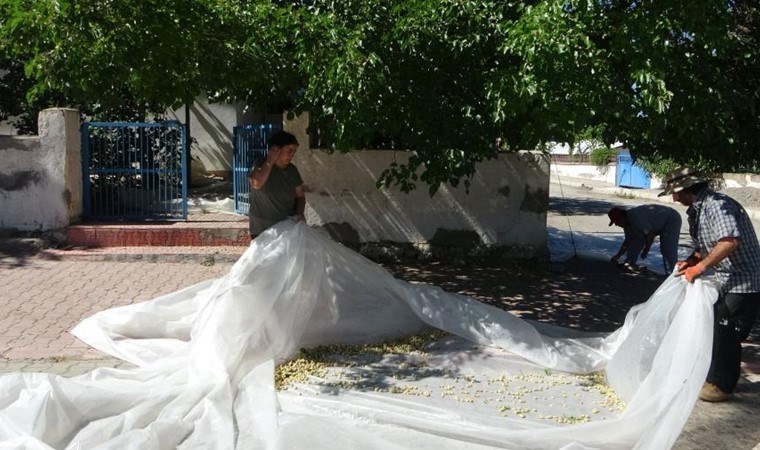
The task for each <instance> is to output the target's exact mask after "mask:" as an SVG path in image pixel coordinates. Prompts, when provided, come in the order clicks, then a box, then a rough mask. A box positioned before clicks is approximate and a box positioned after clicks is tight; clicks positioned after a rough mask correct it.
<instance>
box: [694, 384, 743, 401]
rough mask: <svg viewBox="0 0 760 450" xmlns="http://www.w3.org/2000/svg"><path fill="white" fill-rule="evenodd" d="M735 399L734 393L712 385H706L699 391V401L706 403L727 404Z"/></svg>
mask: <svg viewBox="0 0 760 450" xmlns="http://www.w3.org/2000/svg"><path fill="white" fill-rule="evenodd" d="M733 397H734V394H733V392H726V391H723V390H722V389H721V388H719V387H718V386H716V385H714V384H712V383H705V384H704V385H703V386H702V390H701V391H699V399H700V400H702V401H705V402H725V401H726V400H728V399H731V398H733Z"/></svg>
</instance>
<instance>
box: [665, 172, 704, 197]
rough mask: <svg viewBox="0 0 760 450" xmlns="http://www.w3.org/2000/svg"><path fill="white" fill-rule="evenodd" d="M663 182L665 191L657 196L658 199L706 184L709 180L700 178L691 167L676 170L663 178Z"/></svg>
mask: <svg viewBox="0 0 760 450" xmlns="http://www.w3.org/2000/svg"><path fill="white" fill-rule="evenodd" d="M663 180H664V181H665V190H664V191H662V192H660V193H659V194H657V196H658V197H663V196H665V195H670V194H675V193H676V192H681V191H683V190H684V189H686V188H689V187H692V186H694V185H695V184H700V183H707V182H708V181H709V180H707V179H706V178H703V177H702V176H700V175H699V174H698V173H697V171H696V170H695V169H692V168H691V167H681V168H680V169H676V170H674V171H672V172H670V173H669V174H667V175H665V177H664V178H663Z"/></svg>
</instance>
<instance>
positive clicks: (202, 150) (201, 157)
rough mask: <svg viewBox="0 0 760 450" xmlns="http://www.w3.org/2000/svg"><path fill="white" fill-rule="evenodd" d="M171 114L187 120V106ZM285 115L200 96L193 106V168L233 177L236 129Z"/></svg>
mask: <svg viewBox="0 0 760 450" xmlns="http://www.w3.org/2000/svg"><path fill="white" fill-rule="evenodd" d="M167 115H168V116H169V117H170V118H172V119H176V120H179V121H180V122H182V123H185V108H184V107H182V108H179V109H177V110H173V111H168V112H167ZM281 120H282V116H281V115H265V114H260V113H256V112H254V111H252V110H251V109H250V108H247V107H246V106H245V105H244V104H242V103H235V104H229V103H210V102H209V101H208V99H207V98H206V97H203V96H201V97H198V98H197V99H196V100H195V102H194V103H193V104H192V105H191V106H190V136H191V138H192V140H193V143H192V147H191V154H192V156H193V163H192V164H193V165H195V166H200V167H193V170H194V171H196V170H198V171H201V172H209V173H213V174H218V175H224V176H229V174H230V173H231V172H232V128H233V127H235V126H237V125H250V124H257V123H264V122H269V121H275V122H279V121H281Z"/></svg>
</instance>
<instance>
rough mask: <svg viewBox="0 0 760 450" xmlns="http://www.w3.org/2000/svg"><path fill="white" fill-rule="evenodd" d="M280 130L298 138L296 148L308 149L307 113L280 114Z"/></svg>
mask: <svg viewBox="0 0 760 450" xmlns="http://www.w3.org/2000/svg"><path fill="white" fill-rule="evenodd" d="M282 130H283V131H287V132H288V133H292V134H293V135H295V137H296V139H298V148H299V149H300V150H308V149H309V148H311V146H310V142H309V113H308V112H302V113H301V114H299V115H295V114H294V113H290V112H286V113H285V114H283V115H282Z"/></svg>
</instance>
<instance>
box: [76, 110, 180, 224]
mask: <svg viewBox="0 0 760 450" xmlns="http://www.w3.org/2000/svg"><path fill="white" fill-rule="evenodd" d="M185 136H186V127H185V125H183V124H181V123H179V122H178V121H169V122H160V123H133V122H85V123H84V124H82V176H83V180H82V181H83V191H84V204H83V209H84V217H85V218H86V219H90V220H183V219H187V187H188V180H187V179H186V174H185V170H184V168H185V167H186V151H185V150H186V149H185V145H186V143H185Z"/></svg>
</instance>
